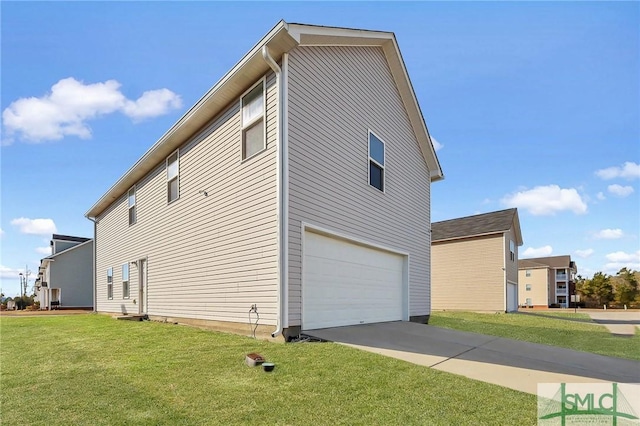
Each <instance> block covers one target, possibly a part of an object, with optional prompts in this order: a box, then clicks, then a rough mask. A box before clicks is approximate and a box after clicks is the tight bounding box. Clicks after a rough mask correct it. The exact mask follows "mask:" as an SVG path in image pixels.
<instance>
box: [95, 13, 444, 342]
mask: <svg viewBox="0 0 640 426" xmlns="http://www.w3.org/2000/svg"><path fill="white" fill-rule="evenodd" d="M442 178H443V174H442V170H441V168H440V165H439V162H438V159H437V157H436V153H435V150H434V146H433V143H432V141H431V138H430V136H429V133H428V131H427V128H426V125H425V122H424V120H423V117H422V114H421V112H420V108H419V106H418V103H417V100H416V97H415V93H414V92H413V89H412V86H411V82H410V80H409V76H408V75H407V70H406V68H405V66H404V62H403V60H402V57H401V55H400V51H399V48H398V44H397V42H396V39H395V36H394V34H393V33H390V32H379V31H368V30H358V29H346V28H331V27H319V26H311V25H300V24H288V23H286V22H284V21H281V22H279V23H278V24H277V25H276V26H275V27H274V28H273V29H272V30H271V31H270V32H269V33H268V34H267V35H266V36H265V37H264V38H263V39H262V40H260V41H259V42H258V43H257V45H255V46H254V47H253V48H252V49H251V50H250V51H249V52H248V53H247V54H246V55H245V56H244V57H243V58H242V59H241V60H240V62H238V63H237V64H236V65H235V66H234V67H233V68H232V69H231V70H230V71H229V72H228V73H227V74H225V75H224V76H223V77H222V78H221V80H220V81H219V82H218V83H217V84H216V85H215V86H213V88H212V89H211V90H209V91H208V92H207V93H206V94H205V95H204V96H203V97H202V98H201V99H200V100H199V101H198V102H197V103H196V104H195V105H194V106H193V107H191V108H190V109H189V110H188V112H187V113H186V114H185V115H184V116H183V117H182V118H180V120H178V122H177V123H176V124H174V125H173V127H171V128H170V129H169V130H168V131H167V132H166V133H165V135H164V136H162V138H160V139H159V140H158V141H157V142H156V143H155V144H154V145H153V146H152V147H151V148H150V149H149V150H148V151H147V152H146V153H145V154H144V155H143V156H142V158H140V159H139V160H138V161H137V162H136V163H135V164H134V165H133V166H132V167H131V168H130V169H129V170H128V171H127V172H126V173H125V174H124V175H123V176H122V177H121V178H120V179H119V180H118V181H117V182H116V183H115V184H114V185H113V186H112V187H111V188H110V189H109V190H108V191H107V192H106V193H105V194H104V195H103V196H102V197H101V198H100V199H99V200H98V201H97V202H96V203H95V205H94V206H92V207H91V208H90V209H89V211H88V212H87V213H86V216H87V217H88V218H89V219H91V220H93V221H94V222H95V240H96V277H95V282H96V284H95V285H96V307H97V310H98V311H99V312H105V313H121V312H126V313H129V314H141V315H144V314H146V315H148V316H149V317H151V318H152V319H153V318H158V319H168V320H171V321H177V322H183V323H192V324H203V325H209V326H214V327H218V328H224V329H228V330H231V331H236V332H240V333H248V332H249V330H251V325H250V324H252V323H253V322H254V321H255V319H256V315H255V314H254V313H253V312H249V311H250V310H251V309H252V307H253V306H255V307H256V309H257V312H258V314H259V318H260V319H259V323H258V333H261V334H263V335H266V334H269V335H271V336H272V337H277V336H279V335H283V336H284V337H285V338H287V339H288V338H291V337H293V336H297V335H298V334H299V333H300V331H301V330H310V329H318V328H325V327H334V326H343V325H351V324H362V323H372V322H381V321H394V320H404V321H417V322H422V323H426V322H427V321H428V318H429V315H430V303H431V301H430V297H431V286H430V263H429V259H430V240H429V227H430V222H431V221H430V195H429V194H430V185H431V182H433V181H437V180H440V179H442ZM250 317H251V318H252V319H250Z"/></svg>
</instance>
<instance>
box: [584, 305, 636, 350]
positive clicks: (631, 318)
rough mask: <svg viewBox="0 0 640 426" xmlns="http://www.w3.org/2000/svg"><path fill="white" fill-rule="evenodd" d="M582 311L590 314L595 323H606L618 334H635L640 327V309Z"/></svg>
mask: <svg viewBox="0 0 640 426" xmlns="http://www.w3.org/2000/svg"><path fill="white" fill-rule="evenodd" d="M580 312H581V313H586V314H588V315H589V316H590V317H591V319H592V320H593V321H594V322H595V323H597V324H601V325H604V326H605V327H607V330H609V331H610V332H611V334H613V335H616V336H633V335H634V334H635V333H636V329H640V311H635V310H634V311H631V310H628V311H621V310H615V311H614V310H611V309H607V310H604V309H599V310H588V311H587V310H582V311H580ZM638 350H640V348H639V349H638Z"/></svg>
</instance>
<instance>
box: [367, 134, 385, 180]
mask: <svg viewBox="0 0 640 426" xmlns="http://www.w3.org/2000/svg"><path fill="white" fill-rule="evenodd" d="M384 155H385V153H384V142H382V141H381V140H380V139H379V138H378V137H377V136H376V135H374V134H373V133H371V132H369V185H371V186H373V187H374V188H377V189H379V190H380V191H382V192H384Z"/></svg>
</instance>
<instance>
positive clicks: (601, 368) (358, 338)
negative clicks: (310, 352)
mask: <svg viewBox="0 0 640 426" xmlns="http://www.w3.org/2000/svg"><path fill="white" fill-rule="evenodd" d="M304 333H305V334H308V335H311V336H314V337H318V338H321V339H323V340H328V341H332V342H337V343H341V344H344V345H348V346H351V347H354V348H358V349H362V350H366V351H369V352H375V353H378V354H382V355H386V356H390V357H393V358H398V359H401V360H404V361H408V362H412V363H414V364H419V365H425V366H427V367H432V368H435V369H437V370H441V371H446V372H449V373H454V374H459V375H462V376H466V377H469V378H471V379H475V380H481V381H484V382H488V383H493V384H496V385H500V386H505V387H508V388H511V389H515V390H519V391H522V392H528V393H532V394H536V389H537V384H538V383H562V382H564V383H577V382H580V383H594V382H617V383H640V362H638V361H632V360H625V359H620V358H612V357H606V356H601V355H595V354H590V353H586V352H578V351H573V350H570V349H562V348H557V347H553V346H547V345H540V344H535V343H528V342H520V341H517V340H511V339H504V338H501V337H495V336H486V335H483V334H476V333H467V332H462V331H455V330H448V329H444V328H438V327H434V326H429V325H424V324H416V323H411V322H401V321H398V322H387V323H378V324H363V325H355V326H348V327H336V328H325V329H321V330H311V331H305V332H304Z"/></svg>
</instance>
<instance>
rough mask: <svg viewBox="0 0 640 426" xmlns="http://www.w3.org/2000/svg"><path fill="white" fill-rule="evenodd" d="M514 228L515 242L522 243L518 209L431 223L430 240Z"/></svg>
mask: <svg viewBox="0 0 640 426" xmlns="http://www.w3.org/2000/svg"><path fill="white" fill-rule="evenodd" d="M512 227H513V228H514V232H515V234H516V244H518V245H519V246H521V245H522V233H521V231H520V220H519V219H518V209H515V208H514V209H507V210H500V211H497V212H490V213H483V214H477V215H474V216H466V217H461V218H458V219H449V220H444V221H442V222H434V223H432V224H431V242H433V243H436V242H440V241H447V240H457V239H461V238H469V237H479V236H483V235H492V234H501V233H504V232H507V231H509V230H510V229H511V228H512Z"/></svg>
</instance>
